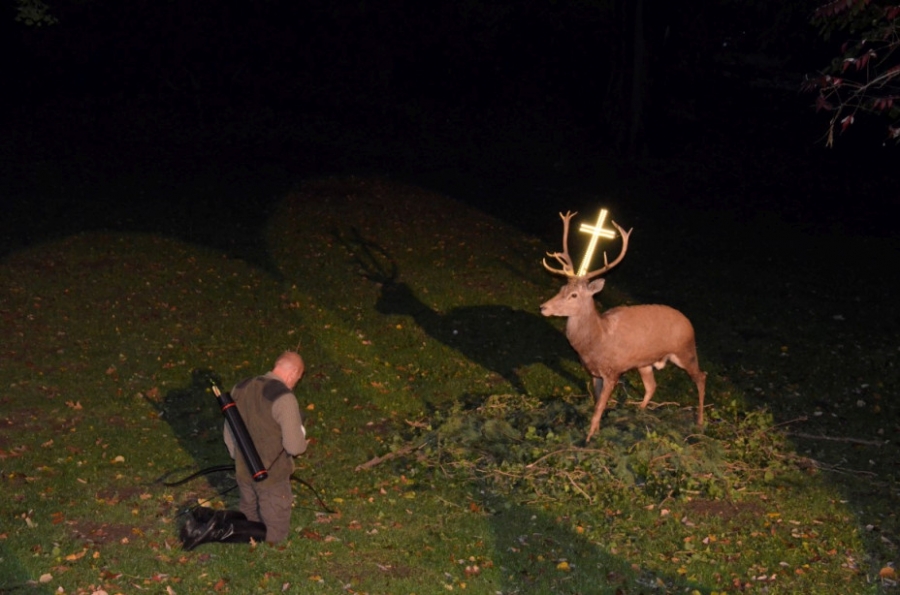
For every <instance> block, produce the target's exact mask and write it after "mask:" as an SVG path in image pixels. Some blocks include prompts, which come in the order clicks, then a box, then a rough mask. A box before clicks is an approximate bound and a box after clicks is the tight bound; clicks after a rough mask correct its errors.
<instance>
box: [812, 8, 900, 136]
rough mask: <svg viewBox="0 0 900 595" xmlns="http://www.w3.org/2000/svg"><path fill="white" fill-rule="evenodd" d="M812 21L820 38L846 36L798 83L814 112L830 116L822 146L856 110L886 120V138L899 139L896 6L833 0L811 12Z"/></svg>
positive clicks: (842, 128)
mask: <svg viewBox="0 0 900 595" xmlns="http://www.w3.org/2000/svg"><path fill="white" fill-rule="evenodd" d="M812 23H813V24H814V25H815V26H817V27H818V28H819V33H820V34H821V35H822V36H823V37H824V38H825V39H829V38H830V37H832V36H835V35H837V34H841V35H844V36H845V37H846V38H847V40H846V41H844V43H843V44H842V45H841V49H840V55H839V56H836V57H835V58H834V59H833V60H832V62H831V65H830V66H829V67H828V68H827V69H825V70H824V71H823V72H822V73H820V74H819V75H818V76H815V77H811V78H808V79H807V80H806V81H805V83H804V84H803V89H804V90H805V91H810V92H814V93H816V94H817V97H816V101H815V108H816V111H825V112H828V113H829V114H830V121H829V124H828V133H827V137H826V141H825V142H826V145H827V146H829V147H832V146H834V137H835V131H836V130H839V131H840V132H841V133H843V132H844V131H846V130H847V129H848V128H849V127H850V126H851V125H852V124H853V123H854V122H856V120H857V117H858V116H860V115H862V114H870V115H875V116H879V117H882V118H885V119H887V120H888V124H887V138H888V139H893V140H894V141H898V142H900V55H898V51H897V50H898V48H900V31H898V26H900V5H896V4H887V3H884V2H873V1H872V0H834V1H833V2H829V3H828V4H825V5H823V6H820V7H819V8H817V9H816V10H815V12H814V13H813V17H812Z"/></svg>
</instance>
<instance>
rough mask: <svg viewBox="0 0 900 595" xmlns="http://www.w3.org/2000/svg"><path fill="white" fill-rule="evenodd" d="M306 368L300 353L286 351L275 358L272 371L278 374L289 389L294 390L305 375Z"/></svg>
mask: <svg viewBox="0 0 900 595" xmlns="http://www.w3.org/2000/svg"><path fill="white" fill-rule="evenodd" d="M304 370H305V366H304V364H303V358H302V357H300V354H299V353H295V352H293V351H285V352H284V353H282V354H281V355H279V356H278V359H276V360H275V366H274V367H273V368H272V373H273V374H275V375H276V376H278V378H279V379H280V380H281V381H282V382H284V384H285V385H286V386H287V387H288V388H289V389H291V390H293V388H294V387H295V386H296V385H297V382H299V381H300V379H301V378H302V377H303V372H304Z"/></svg>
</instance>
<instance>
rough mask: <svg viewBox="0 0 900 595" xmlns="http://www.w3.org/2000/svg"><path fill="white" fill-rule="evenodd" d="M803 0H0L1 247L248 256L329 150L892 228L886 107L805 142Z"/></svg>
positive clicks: (548, 191)
mask: <svg viewBox="0 0 900 595" xmlns="http://www.w3.org/2000/svg"><path fill="white" fill-rule="evenodd" d="M817 4H818V2H817V1H816V2H810V1H793V2H786V3H773V2H736V1H731V0H701V1H695V2H687V3H671V2H662V1H657V0H643V1H642V2H637V1H636V0H615V1H614V0H610V1H601V0H596V1H591V0H582V1H565V2H562V1H560V2H558V1H552V0H540V1H530V2H522V1H518V0H517V1H511V0H499V1H494V2H491V1H473V0H455V1H452V2H444V1H436V2H419V1H414V0H384V1H382V2H366V1H358V0H357V1H352V2H350V1H343V0H337V1H324V0H312V1H304V2H293V1H290V2H289V1H280V0H256V1H249V0H248V1H245V2H230V1H226V2H221V1H181V2H171V3H166V2H158V1H156V0H136V1H129V2H108V1H105V0H77V1H75V0H70V1H67V2H57V3H54V4H52V5H51V11H52V14H53V15H54V16H55V17H57V18H58V19H59V22H58V24H55V25H51V26H40V27H34V26H32V27H29V26H26V25H24V24H22V23H17V22H15V18H14V17H15V10H14V4H12V3H7V5H6V8H7V11H5V12H4V13H3V14H5V15H6V17H5V18H0V35H2V38H3V39H4V40H5V46H6V48H5V49H4V50H3V58H4V60H3V61H4V64H3V66H2V71H0V76H2V83H0V87H2V97H3V106H2V109H0V151H2V154H0V193H2V200H3V204H4V207H3V208H4V211H5V216H4V224H3V233H2V238H0V248H2V251H3V252H4V253H6V252H8V251H10V250H13V249H15V248H17V247H21V246H23V245H28V244H31V243H34V242H36V241H39V240H40V239H43V238H48V237H53V236H57V235H61V234H68V233H71V232H73V231H79V230H86V229H98V228H116V229H138V230H151V231H159V232H163V233H169V234H174V235H177V236H181V237H184V238H185V239H189V240H192V241H198V242H202V243H206V244H212V245H214V246H217V247H220V248H225V249H228V250H231V251H233V252H235V253H237V254H239V255H240V254H243V255H248V254H251V253H252V252H253V251H254V250H257V249H259V246H254V245H253V240H251V239H248V238H252V237H253V236H254V235H255V231H256V230H257V228H256V227H255V226H256V225H257V224H259V225H261V224H262V222H264V220H265V215H266V212H267V210H268V208H269V207H270V206H271V205H272V203H273V201H276V200H278V199H279V197H280V196H283V194H284V192H285V191H287V190H289V189H290V188H291V187H292V186H293V185H295V184H296V183H298V181H300V180H302V179H304V178H309V177H316V176H321V175H330V174H355V175H366V174H377V175H383V176H392V177H395V178H397V179H403V180H406V181H413V182H415V183H419V184H423V185H425V186H427V187H430V188H433V189H438V190H441V191H444V192H447V193H448V194H450V195H452V196H454V197H456V198H459V199H461V200H464V201H467V202H469V203H471V204H474V205H476V206H478V207H479V208H482V209H484V210H485V211H488V212H490V213H492V214H496V215H499V216H501V217H504V218H506V219H507V220H510V221H512V222H513V223H515V224H517V225H519V226H520V227H522V228H523V229H524V230H526V231H528V232H536V233H544V232H546V233H548V234H552V235H554V236H555V235H556V234H558V229H557V227H558V221H557V219H556V217H555V213H556V212H557V211H560V210H566V209H569V208H573V209H577V208H580V207H582V206H583V205H587V204H590V205H595V204H596V203H597V202H598V201H603V202H605V203H611V204H613V205H614V206H618V208H620V209H622V208H624V209H626V214H627V215H629V216H630V217H631V218H632V220H635V219H639V216H640V215H639V214H640V213H647V212H650V211H651V210H654V209H662V210H663V211H664V212H672V211H674V210H676V209H678V210H682V209H687V210H688V211H690V210H691V209H693V210H703V211H709V210H720V211H722V212H724V213H729V214H730V215H729V216H731V217H739V218H740V217H747V216H752V215H754V214H755V213H759V212H761V211H764V212H766V213H770V214H771V216H773V217H775V218H777V219H779V220H781V221H784V222H786V223H787V224H789V225H797V226H798V227H802V228H806V229H809V228H815V227H817V226H825V227H827V228H828V229H831V230H846V231H847V232H848V233H863V234H879V235H889V234H891V233H893V231H892V225H891V223H890V221H889V220H888V217H886V213H889V212H891V209H892V208H893V207H894V206H896V205H897V203H898V199H897V196H896V186H897V185H896V182H897V173H896V171H897V168H896V167H895V164H896V159H897V150H896V148H895V147H894V146H893V145H890V146H884V144H883V140H884V135H885V134H884V133H885V123H884V122H879V121H877V120H874V119H873V120H863V121H862V122H860V123H859V124H857V125H856V126H855V127H854V128H853V129H852V133H851V134H848V135H844V136H842V137H841V138H840V139H839V140H838V144H837V147H836V148H834V149H826V148H825V147H824V134H825V131H826V125H827V116H826V115H824V114H816V113H814V111H813V109H812V107H811V106H812V102H813V99H814V97H813V96H811V95H808V94H804V93H801V92H800V85H801V83H802V80H803V76H804V74H807V73H810V74H812V73H815V71H816V70H818V69H821V68H824V67H825V66H826V65H827V64H828V63H829V61H830V60H831V59H832V57H833V56H834V55H835V52H836V47H837V45H838V41H840V40H835V41H832V42H828V43H826V42H823V41H822V40H821V39H820V38H819V37H818V35H817V34H816V31H815V30H814V28H813V27H812V26H811V25H810V24H809V17H810V14H811V10H812V9H813V8H814V7H815V6H816V5H817ZM636 40H637V41H638V42H639V43H636ZM591 208H593V207H591ZM620 219H622V220H626V218H625V217H624V216H621V217H620ZM225 230H227V233H223V232H224V231H225ZM235 238H242V239H235ZM251 256H252V254H251Z"/></svg>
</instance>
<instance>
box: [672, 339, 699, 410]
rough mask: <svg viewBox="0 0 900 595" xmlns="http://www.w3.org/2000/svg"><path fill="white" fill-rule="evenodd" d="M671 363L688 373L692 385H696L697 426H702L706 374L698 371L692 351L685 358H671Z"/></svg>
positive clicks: (694, 353)
mask: <svg viewBox="0 0 900 595" xmlns="http://www.w3.org/2000/svg"><path fill="white" fill-rule="evenodd" d="M671 360H672V363H674V364H675V365H677V366H678V367H679V368H681V369H682V370H684V371H685V372H687V373H688V375H689V376H690V377H691V380H693V381H694V384H696V385H697V394H698V396H699V400H700V402H699V406H698V407H697V425H698V426H702V425H703V400H704V399H705V398H706V372H704V371H703V370H701V369H700V363H699V362H698V361H697V352H696V351H692V352H691V353H689V354H688V355H687V357H685V358H679V357H675V356H673V357H672V358H671Z"/></svg>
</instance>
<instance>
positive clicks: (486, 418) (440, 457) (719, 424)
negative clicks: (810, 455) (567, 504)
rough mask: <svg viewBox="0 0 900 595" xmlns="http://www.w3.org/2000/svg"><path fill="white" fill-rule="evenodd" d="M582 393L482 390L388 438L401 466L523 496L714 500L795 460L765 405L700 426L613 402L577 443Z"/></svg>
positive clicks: (682, 413)
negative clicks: (594, 429) (542, 395)
mask: <svg viewBox="0 0 900 595" xmlns="http://www.w3.org/2000/svg"><path fill="white" fill-rule="evenodd" d="M585 406H587V407H590V403H589V402H588V400H587V399H584V398H582V399H572V398H568V399H567V398H559V397H553V398H547V399H538V398H534V397H529V396H525V395H491V396H488V397H487V398H483V397H482V398H479V399H468V400H465V401H463V402H459V403H456V404H454V405H452V406H451V407H450V408H448V409H446V410H435V411H434V412H433V414H432V416H431V417H430V419H429V420H427V421H426V422H419V423H415V424H411V425H410V429H409V430H407V431H405V432H401V433H398V434H396V435H395V436H394V438H393V441H392V443H391V445H390V452H388V453H386V454H385V455H382V456H380V457H376V458H375V459H373V460H371V461H369V462H368V463H366V464H364V465H361V466H360V467H372V466H374V465H376V464H380V463H383V462H386V461H388V460H392V461H394V462H395V464H400V465H405V467H404V469H403V472H404V473H419V472H429V473H439V474H442V475H443V476H444V477H446V478H450V479H456V480H459V481H463V482H471V481H473V480H477V481H479V482H482V483H487V484H488V485H490V486H491V488H492V489H495V490H497V491H502V492H504V493H507V494H518V496H517V497H518V498H520V499H521V500H522V501H525V502H528V501H532V502H533V501H553V500H557V501H562V500H567V499H570V498H584V499H586V500H588V501H589V502H590V503H595V502H597V501H598V499H600V498H603V499H606V500H609V499H611V498H616V497H626V498H633V497H635V495H636V494H643V495H645V496H646V497H647V498H649V499H651V500H659V499H665V498H670V497H680V496H686V495H698V496H702V497H704V498H721V497H726V496H728V495H730V494H731V493H732V492H733V491H734V490H740V489H743V488H746V487H748V486H750V485H752V484H754V483H758V482H766V483H768V482H773V481H777V479H778V478H779V477H781V476H783V475H784V474H786V473H789V472H793V471H796V470H797V469H799V468H800V467H802V466H803V465H802V459H800V458H799V457H798V456H797V455H796V454H794V453H793V452H791V450H790V449H789V447H788V446H787V445H786V442H785V438H784V434H783V433H782V432H780V431H778V430H777V429H776V428H775V427H774V426H773V424H772V417H771V415H770V414H769V413H768V412H766V411H764V410H760V411H753V412H749V413H743V412H738V411H737V409H736V407H734V408H731V409H726V410H725V411H724V412H717V411H716V410H712V411H710V413H709V415H708V423H707V426H706V427H705V428H704V429H703V430H702V431H701V430H698V428H697V427H696V426H694V424H693V421H692V417H693V416H692V415H691V414H690V413H689V412H687V411H686V410H683V409H679V408H674V407H658V408H657V409H656V410H655V411H641V410H640V409H638V408H635V407H631V406H627V407H623V406H620V407H618V408H616V409H613V410H611V411H610V412H609V413H608V415H607V417H605V418H604V421H603V426H602V427H601V430H600V433H599V434H598V435H597V436H596V437H595V438H594V440H592V441H591V442H590V443H588V444H585V442H584V430H585V428H586V427H587V423H588V418H589V415H590V412H584V411H582V409H583V408H584V407H585Z"/></svg>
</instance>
